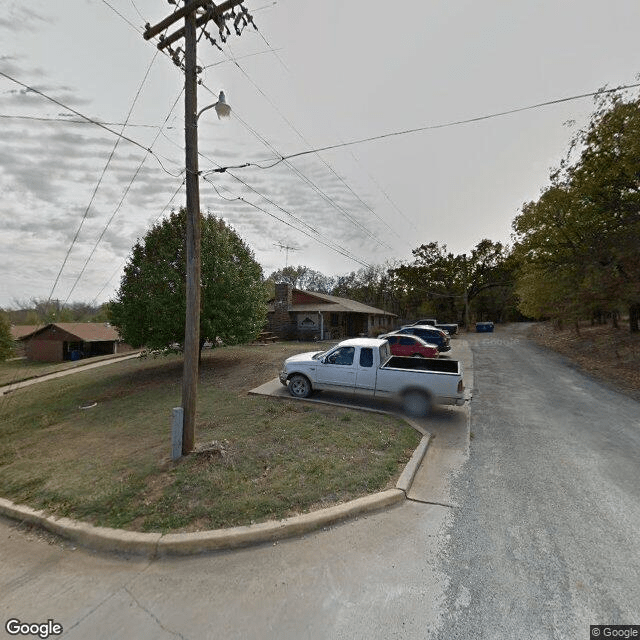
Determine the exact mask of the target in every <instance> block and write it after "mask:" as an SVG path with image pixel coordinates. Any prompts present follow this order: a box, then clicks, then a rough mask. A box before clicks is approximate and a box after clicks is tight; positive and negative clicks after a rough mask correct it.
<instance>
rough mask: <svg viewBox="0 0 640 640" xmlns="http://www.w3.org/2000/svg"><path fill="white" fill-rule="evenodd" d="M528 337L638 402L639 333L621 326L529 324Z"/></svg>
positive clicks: (639, 370) (639, 391)
mask: <svg viewBox="0 0 640 640" xmlns="http://www.w3.org/2000/svg"><path fill="white" fill-rule="evenodd" d="M530 337H531V338H532V339H533V340H535V341H536V342H537V343H538V344H540V345H543V346H545V347H548V348H550V349H553V350H554V351H556V352H558V353H560V354H562V355H563V356H565V357H567V358H569V359H570V360H572V361H573V362H575V363H576V364H577V365H578V366H579V367H580V368H581V369H582V370H584V371H585V372H587V373H589V374H590V375H592V376H594V377H595V378H597V379H599V380H601V381H603V382H606V383H608V384H609V385H612V386H613V387H615V388H616V389H618V390H619V391H622V392H624V393H626V394H628V395H630V396H631V397H633V398H635V399H636V400H639V401H640V334H637V333H636V334H632V333H629V330H628V329H627V328H624V327H622V326H621V327H620V328H619V329H616V328H614V327H612V326H611V325H595V326H591V325H588V324H585V325H581V326H580V329H579V333H578V332H576V330H575V328H571V329H562V330H561V329H557V328H555V327H553V326H552V325H551V324H549V323H540V324H536V325H534V326H533V327H532V329H531V333H530Z"/></svg>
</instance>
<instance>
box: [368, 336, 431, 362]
mask: <svg viewBox="0 0 640 640" xmlns="http://www.w3.org/2000/svg"><path fill="white" fill-rule="evenodd" d="M378 337H379V338H383V339H384V340H386V341H387V342H388V343H389V348H390V349H391V355H394V356H412V357H414V358H437V357H438V347H437V345H435V344H429V343H428V342H425V341H424V340H423V339H422V338H418V336H409V335H406V334H397V333H387V334H385V335H382V336H378Z"/></svg>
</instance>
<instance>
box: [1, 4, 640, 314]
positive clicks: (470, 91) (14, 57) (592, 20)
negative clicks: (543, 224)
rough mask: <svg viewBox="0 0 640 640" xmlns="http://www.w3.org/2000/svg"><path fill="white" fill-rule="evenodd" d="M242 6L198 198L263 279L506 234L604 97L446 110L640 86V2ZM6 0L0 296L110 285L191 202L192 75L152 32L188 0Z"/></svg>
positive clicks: (104, 295)
mask: <svg viewBox="0 0 640 640" xmlns="http://www.w3.org/2000/svg"><path fill="white" fill-rule="evenodd" d="M244 4H245V6H246V7H247V9H249V11H250V12H251V13H252V14H253V16H254V19H255V24H256V25H257V27H258V31H255V30H253V29H252V28H248V29H246V30H245V31H244V32H243V33H242V35H241V36H240V37H237V36H236V35H235V34H234V35H232V36H231V37H230V38H229V39H228V41H227V43H226V44H222V49H223V50H222V51H220V50H219V49H217V48H216V47H214V46H213V45H212V44H211V43H210V42H208V41H207V40H206V39H205V38H202V40H201V41H200V43H199V45H198V55H199V63H200V65H201V66H202V67H203V69H204V70H203V72H202V74H201V79H202V85H201V86H200V88H199V102H200V106H201V107H202V106H206V105H208V104H211V103H212V102H215V100H216V96H217V94H218V92H219V91H220V90H224V91H225V93H226V96H227V102H228V103H229V104H230V105H231V107H232V109H233V117H232V118H231V119H229V120H218V119H217V117H216V115H215V112H214V111H213V110H211V111H207V112H205V114H204V115H203V116H202V117H201V119H200V121H199V140H200V152H201V157H200V169H201V171H202V173H203V179H202V181H201V204H202V208H203V210H210V211H211V212H213V213H216V214H217V215H220V216H222V217H224V218H225V219H226V220H227V221H228V222H229V223H231V224H232V225H233V226H234V227H235V229H236V230H237V231H238V232H239V234H240V235H241V236H242V237H243V239H244V240H245V241H246V242H247V243H248V244H249V246H250V247H251V248H252V249H253V251H254V253H255V256H256V259H257V260H258V261H259V262H260V263H261V265H262V267H263V270H264V272H265V275H268V274H269V273H270V272H271V271H273V270H275V269H278V268H281V267H283V266H285V262H286V261H287V260H288V263H289V264H304V265H307V266H309V267H311V268H313V269H316V270H318V271H321V272H323V273H325V274H327V275H337V274H343V273H348V272H350V271H353V270H356V269H359V268H360V267H362V266H363V265H373V264H382V263H384V262H385V261H407V260H409V259H410V258H411V250H412V249H413V248H416V247H417V246H419V245H420V244H422V243H426V242H431V241H438V242H439V243H441V244H446V245H447V246H448V247H449V249H451V250H452V251H454V252H463V251H469V250H470V249H471V248H472V247H473V246H475V245H476V244H477V243H478V242H479V241H480V240H481V239H483V238H490V239H492V240H495V241H501V242H504V243H508V242H509V241H510V233H511V221H512V220H513V218H514V216H515V215H517V213H518V211H519V209H520V207H521V206H522V204H523V203H524V202H526V201H529V200H532V199H535V198H536V197H537V195H538V194H539V192H540V189H541V188H543V187H544V186H545V184H547V181H548V175H549V170H550V168H551V167H554V166H556V165H557V164H558V162H559V161H560V159H561V158H562V156H563V154H564V153H565V151H566V149H567V145H568V142H569V140H570V138H571V137H572V136H573V135H574V134H575V132H576V131H577V130H578V129H579V128H580V127H581V126H584V124H585V123H586V122H587V120H588V117H589V114H590V113H591V111H592V109H593V101H592V100H591V99H581V100H575V101H570V102H565V103H561V104H558V105H554V106H546V107H542V108H538V109H531V110H527V111H522V112H519V113H514V114H511V115H505V116H501V117H496V118H490V119H486V120H481V121H479V122H475V123H467V124H458V125H452V126H445V127H441V128H439V127H437V125H443V124H448V123H455V122H459V121H463V120H468V119H472V118H477V117H480V116H485V115H491V114H496V113H501V112H504V111H509V110H512V109H518V108H521V107H527V106H530V105H536V104H539V103H543V102H546V101H551V100H556V99H560V98H565V97H570V96H575V95H580V94H584V93H588V92H591V91H596V90H597V89H599V88H601V87H603V86H605V85H606V86H609V87H615V86H619V85H629V84H634V83H637V82H638V73H639V72H640V57H639V55H638V54H639V48H638V30H639V28H640V3H638V2H637V0H607V2H602V1H601V0H528V1H527V2H525V1H522V0H511V1H510V2H507V1H506V0H482V1H478V0H448V1H447V2H445V1H444V0H433V1H428V0H406V1H405V2H402V3H392V2H382V1H380V0H349V1H348V2H346V1H344V0H323V1H322V2H317V1H313V2H312V1H311V0H277V1H276V2H273V0H255V2H253V1H251V0H245V3H244ZM0 9H1V11H0V41H1V42H2V47H1V48H0V72H1V73H2V74H5V75H0V220H1V231H0V269H1V273H2V279H1V280H0V306H2V307H15V306H17V305H19V304H20V303H23V302H25V301H28V300H30V299H32V298H45V299H47V298H49V297H52V298H54V299H59V300H61V301H69V302H74V301H85V302H90V301H95V302H104V301H106V300H108V299H109V298H110V297H111V296H112V295H113V293H114V291H115V290H116V288H117V287H118V284H119V278H120V275H121V272H122V267H123V266H124V264H125V261H126V259H127V257H128V255H129V252H130V250H131V247H132V245H133V244H134V243H135V241H136V239H137V238H141V237H142V236H144V234H145V232H146V231H147V230H148V229H149V227H150V226H151V225H152V224H153V223H154V221H156V220H157V219H158V218H159V217H160V216H162V215H166V213H167V212H168V211H169V210H170V208H171V207H172V206H180V205H183V204H184V201H185V195H184V187H183V186H182V185H183V181H184V170H183V168H184V151H183V149H184V118H183V112H184V106H183V97H184V96H183V94H182V87H183V77H182V74H181V71H180V70H179V69H178V68H177V67H176V66H175V65H174V64H173V62H172V61H171V59H170V58H169V57H168V56H166V55H163V54H157V50H156V47H155V44H156V42H154V41H149V42H148V41H145V40H144V39H143V37H142V32H143V30H144V24H145V23H146V22H148V23H151V24H155V23H157V22H159V21H160V20H161V19H162V18H164V17H165V16H166V15H168V14H169V13H170V12H171V11H172V10H173V5H171V4H168V3H167V2H166V1H164V0H58V1H57V2H55V3H52V2H50V0H32V1H31V2H30V3H24V2H19V1H18V0H0ZM178 26H180V25H178ZM172 30H173V29H171V30H170V31H172ZM211 31H212V35H213V36H216V34H215V33H213V30H211ZM6 76H9V77H6ZM30 88H32V89H36V90H37V91H32V90H30ZM635 91H637V89H636V90H635ZM41 94H44V95H46V96H48V97H49V98H51V99H53V100H55V101H56V102H53V101H51V100H49V99H47V98H45V97H44V95H41ZM74 112H75V113H74ZM79 114H80V115H79ZM82 116H86V117H89V118H91V119H92V120H94V121H96V122H100V123H107V124H106V125H105V126H107V127H108V128H109V129H111V130H112V131H111V132H110V131H107V130H106V129H104V128H101V127H99V126H97V125H95V124H90V123H87V122H86V121H85V120H83V118H82ZM125 124H127V126H126V128H124V129H123V126H124V125H125ZM421 128H424V130H423V131H417V132H415V131H414V132H412V133H406V134H403V135H397V136H389V137H384V138H382V139H379V140H376V141H370V142H363V143H360V144H354V145H348V146H343V147H339V148H335V149H332V150H328V151H323V152H321V153H317V154H316V153H313V154H306V155H301V156H299V157H297V158H293V159H291V160H288V161H287V162H281V163H279V164H277V165H276V166H274V167H272V168H258V167H256V166H253V167H248V168H241V169H234V170H233V171H229V172H227V173H224V174H220V173H211V170H213V169H215V168H216V167H219V166H229V165H240V164H244V163H256V164H259V165H261V166H263V167H267V166H268V165H270V164H273V161H274V160H275V159H277V158H279V157H281V156H284V155H290V154H296V153H298V152H303V151H307V150H312V149H316V148H320V147H326V146H334V145H339V144H341V143H345V142H351V141H356V140H361V139H364V138H371V137H378V136H383V135H385V134H389V133H394V132H401V131H407V130H412V129H421ZM113 132H116V133H120V134H122V135H124V136H126V138H129V140H126V139H124V138H119V137H118V136H117V135H115V134H114V133H113ZM148 148H151V150H152V152H153V153H151V154H150V153H147V152H146V151H145V150H144V149H148ZM239 198H242V200H240V199H239ZM283 246H286V247H291V249H290V250H284V249H282V248H281V247H283Z"/></svg>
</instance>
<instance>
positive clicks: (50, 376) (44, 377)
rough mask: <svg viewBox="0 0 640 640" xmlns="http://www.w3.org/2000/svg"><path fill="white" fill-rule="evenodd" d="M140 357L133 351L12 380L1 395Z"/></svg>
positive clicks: (3, 387)
mask: <svg viewBox="0 0 640 640" xmlns="http://www.w3.org/2000/svg"><path fill="white" fill-rule="evenodd" d="M139 357H140V352H139V351H136V352H135V353H132V354H128V355H123V356H114V357H113V358H109V359H106V360H100V361H99V362H91V363H89V364H82V365H78V366H76V367H71V368H69V369H63V370H62V371H55V372H54V373H46V374H44V375H41V376H37V375H36V376H34V377H33V378H29V379H28V380H22V381H20V382H12V383H11V384H6V385H4V386H2V387H0V396H2V395H4V394H5V393H10V392H11V391H15V390H16V389H22V388H23V387H28V386H30V385H32V384H36V383H38V382H45V381H46V380H53V379H54V378H62V377H64V376H69V375H71V374H72V373H78V372H80V371H86V370H87V369H96V368H97V367H104V366H106V365H108V364H113V363H114V362H122V361H123V360H131V358H139Z"/></svg>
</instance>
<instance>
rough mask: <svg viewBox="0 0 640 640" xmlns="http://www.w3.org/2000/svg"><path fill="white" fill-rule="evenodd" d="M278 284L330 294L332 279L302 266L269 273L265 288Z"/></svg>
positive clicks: (332, 284)
mask: <svg viewBox="0 0 640 640" xmlns="http://www.w3.org/2000/svg"><path fill="white" fill-rule="evenodd" d="M279 282H286V283H288V284H290V285H291V286H292V287H295V288H296V289H304V290H305V291H316V292H318V293H330V292H331V289H332V288H333V286H334V280H333V278H331V277H329V276H325V275H324V274H323V273H321V272H320V271H315V270H314V269H310V268H309V267H305V266H304V265H298V266H297V267H283V268H282V269H278V270H277V271H274V272H273V273H271V274H270V275H269V277H268V278H267V280H266V283H267V286H269V287H270V288H271V289H273V288H274V285H275V284H276V283H279Z"/></svg>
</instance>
